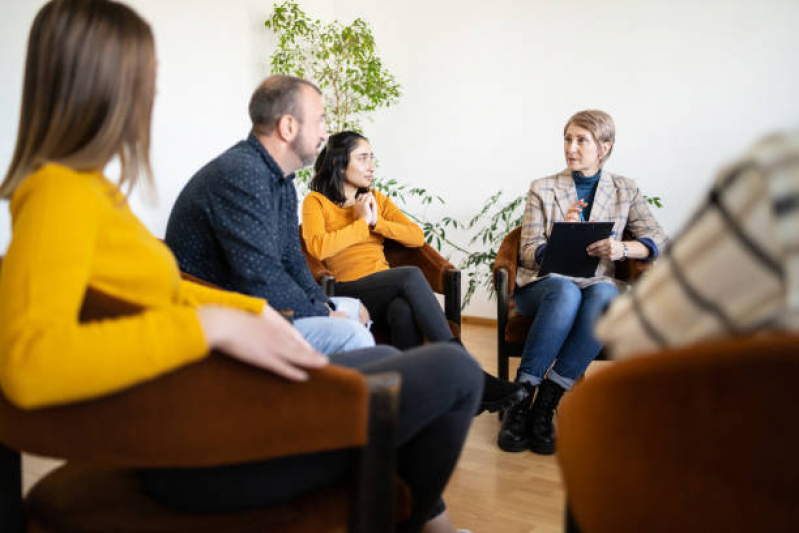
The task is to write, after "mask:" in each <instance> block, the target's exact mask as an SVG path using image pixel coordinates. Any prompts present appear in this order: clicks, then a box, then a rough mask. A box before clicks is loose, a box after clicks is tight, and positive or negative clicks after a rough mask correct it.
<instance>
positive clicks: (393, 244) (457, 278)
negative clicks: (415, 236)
mask: <svg viewBox="0 0 799 533" xmlns="http://www.w3.org/2000/svg"><path fill="white" fill-rule="evenodd" d="M300 243H301V244H302V253H303V254H305V260H306V261H307V262H308V268H309V269H310V270H311V275H313V277H314V279H315V280H316V281H317V282H318V283H319V284H320V285H321V286H322V288H323V289H324V291H325V294H327V295H328V296H333V295H334V292H335V288H334V287H335V282H336V280H335V277H334V276H333V274H332V273H331V272H330V271H329V270H328V269H327V267H325V265H324V263H322V261H320V260H318V259H316V258H314V257H311V255H310V254H309V253H308V249H307V248H306V247H305V239H303V238H302V227H300ZM384 249H385V253H386V260H387V261H388V264H389V265H391V266H392V267H396V266H415V267H419V269H420V270H421V271H422V273H423V274H424V277H425V278H426V279H427V282H428V283H429V284H430V288H432V289H433V292H436V293H438V294H442V295H443V296H444V314H445V315H446V317H447V321H448V322H449V327H450V329H452V332H453V334H454V335H455V336H456V337H460V333H461V271H460V270H458V269H457V268H455V266H454V265H453V264H452V263H450V262H449V261H447V260H446V259H444V257H443V256H442V255H441V254H440V253H438V251H437V250H436V249H435V248H433V247H432V246H430V245H429V244H427V243H425V245H424V246H422V247H420V248H408V247H407V246H403V245H402V244H400V243H398V242H397V241H393V240H391V239H386V241H385V243H384ZM376 336H377V335H376Z"/></svg>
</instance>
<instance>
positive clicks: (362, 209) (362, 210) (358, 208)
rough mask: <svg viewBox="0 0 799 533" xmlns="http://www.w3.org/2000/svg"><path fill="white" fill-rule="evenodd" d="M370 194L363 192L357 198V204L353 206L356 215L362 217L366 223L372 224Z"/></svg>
mask: <svg viewBox="0 0 799 533" xmlns="http://www.w3.org/2000/svg"><path fill="white" fill-rule="evenodd" d="M370 196H371V195H369V194H361V195H359V196H358V197H357V198H355V204H353V206H352V208H353V209H354V210H355V216H357V217H358V218H362V219H364V220H365V221H366V223H367V224H368V225H369V226H371V225H372V210H371V209H370V207H369V197H370Z"/></svg>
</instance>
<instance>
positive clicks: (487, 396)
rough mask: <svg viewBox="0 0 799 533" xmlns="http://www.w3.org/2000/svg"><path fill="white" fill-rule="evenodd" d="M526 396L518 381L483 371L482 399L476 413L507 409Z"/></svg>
mask: <svg viewBox="0 0 799 533" xmlns="http://www.w3.org/2000/svg"><path fill="white" fill-rule="evenodd" d="M526 396H527V390H526V389H525V388H524V387H522V386H521V385H519V384H518V383H511V382H510V381H505V380H504V379H499V378H495V377H494V376H492V375H491V374H489V373H487V372H485V371H483V399H482V400H481V401H480V408H479V410H478V411H477V414H480V413H482V412H483V411H488V412H490V413H495V412H497V411H499V410H500V409H507V408H509V407H510V406H512V405H513V404H515V403H517V402H520V401H521V400H523V399H524V398H525V397H526Z"/></svg>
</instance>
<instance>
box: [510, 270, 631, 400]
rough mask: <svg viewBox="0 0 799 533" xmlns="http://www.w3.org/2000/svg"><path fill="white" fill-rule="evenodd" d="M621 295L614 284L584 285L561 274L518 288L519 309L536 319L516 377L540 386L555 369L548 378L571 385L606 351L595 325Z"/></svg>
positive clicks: (515, 294) (564, 385)
mask: <svg viewBox="0 0 799 533" xmlns="http://www.w3.org/2000/svg"><path fill="white" fill-rule="evenodd" d="M618 294H619V290H618V289H617V288H616V286H615V285H613V284H612V283H605V282H603V283H596V284H594V285H590V286H588V287H586V288H584V289H580V288H579V287H578V286H577V284H576V283H574V282H573V281H571V280H568V279H565V278H560V277H549V278H544V279H541V280H539V281H536V282H533V283H530V284H529V285H525V286H524V287H521V288H518V287H517V288H516V290H515V291H514V295H513V298H514V301H515V302H516V308H517V309H518V310H519V312H520V313H521V314H523V315H527V316H535V318H534V319H533V325H532V326H531V327H530V331H528V332H527V340H526V341H525V343H524V351H523V352H522V362H521V364H520V365H519V371H518V372H517V374H516V380H517V381H519V382H525V383H529V384H531V385H533V386H536V385H538V384H539V383H541V380H542V379H544V375H545V374H546V373H547V370H549V369H550V367H552V370H551V371H550V372H549V379H551V380H552V381H554V382H555V383H557V384H558V385H560V386H561V387H563V388H564V389H566V390H568V389H571V387H572V385H574V381H575V380H576V379H577V378H578V377H580V376H581V375H582V374H583V372H585V369H586V368H588V364H589V363H590V362H591V361H593V360H594V358H595V357H596V356H597V355H598V354H599V351H600V350H601V349H602V345H601V344H600V343H599V341H597V339H596V337H594V331H593V330H594V323H595V322H596V320H597V318H599V315H600V313H602V311H604V310H605V308H606V307H607V305H608V304H609V303H610V301H611V300H613V298H615V297H616V296H618ZM553 363H554V365H553Z"/></svg>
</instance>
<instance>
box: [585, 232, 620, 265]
mask: <svg viewBox="0 0 799 533" xmlns="http://www.w3.org/2000/svg"><path fill="white" fill-rule="evenodd" d="M586 251H587V252H588V255H590V256H592V257H600V258H603V259H610V260H611V261H618V260H619V259H621V258H622V257H624V245H623V244H622V243H621V241H617V240H616V239H613V238H612V237H608V238H607V239H602V240H601V241H596V242H594V243H591V244H589V245H588V248H586Z"/></svg>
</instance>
